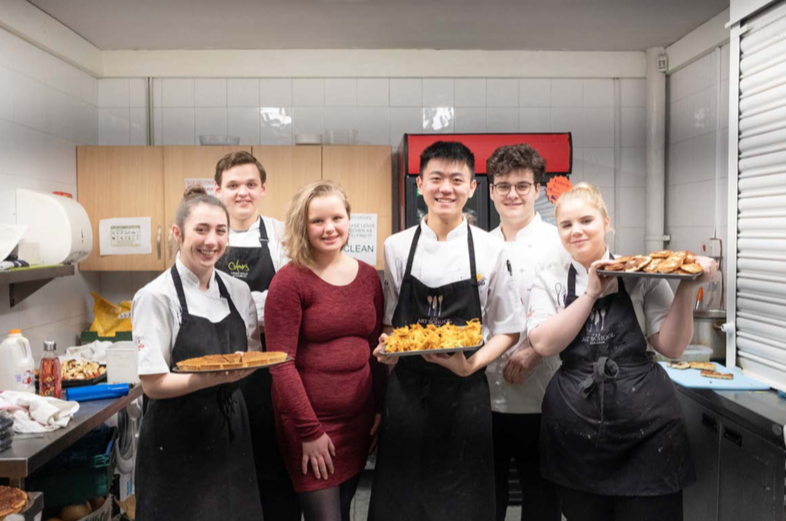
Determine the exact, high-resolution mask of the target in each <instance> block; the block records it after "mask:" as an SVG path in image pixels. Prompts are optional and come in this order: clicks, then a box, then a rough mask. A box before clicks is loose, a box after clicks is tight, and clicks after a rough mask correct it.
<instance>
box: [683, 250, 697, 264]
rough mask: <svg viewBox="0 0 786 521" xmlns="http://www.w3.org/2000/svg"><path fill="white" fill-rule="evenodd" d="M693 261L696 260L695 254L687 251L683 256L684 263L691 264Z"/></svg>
mask: <svg viewBox="0 0 786 521" xmlns="http://www.w3.org/2000/svg"><path fill="white" fill-rule="evenodd" d="M694 262H696V254H695V253H693V252H692V251H689V252H688V254H687V255H686V256H685V264H693V263H694Z"/></svg>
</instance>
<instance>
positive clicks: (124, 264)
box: [77, 147, 166, 271]
mask: <svg viewBox="0 0 786 521" xmlns="http://www.w3.org/2000/svg"><path fill="white" fill-rule="evenodd" d="M163 172H164V150H163V149H162V148H161V147H78V148H77V186H78V200H79V203H80V204H81V205H82V206H84V207H85V210H87V214H88V215H89V216H90V223H91V225H92V228H93V251H92V253H90V256H89V257H87V258H86V259H85V260H83V261H82V262H81V263H80V264H79V269H80V270H84V271H163V270H164V269H165V268H166V263H165V259H164V244H163V241H164V237H165V235H166V230H165V225H166V223H165V220H164V176H163ZM114 217H150V226H151V230H150V231H151V233H150V235H151V248H152V253H151V254H149V255H110V256H105V257H101V256H100V255H99V252H100V241H99V235H98V223H99V221H101V220H102V219H111V218H114Z"/></svg>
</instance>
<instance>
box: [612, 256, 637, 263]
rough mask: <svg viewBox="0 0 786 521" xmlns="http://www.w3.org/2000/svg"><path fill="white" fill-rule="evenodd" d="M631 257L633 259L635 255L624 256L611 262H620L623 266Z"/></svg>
mask: <svg viewBox="0 0 786 521" xmlns="http://www.w3.org/2000/svg"><path fill="white" fill-rule="evenodd" d="M633 257H635V255H625V256H624V257H617V258H616V259H613V260H615V261H617V262H621V263H622V264H625V263H626V262H628V261H629V260H631V259H632V258H633Z"/></svg>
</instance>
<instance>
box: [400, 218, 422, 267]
mask: <svg viewBox="0 0 786 521" xmlns="http://www.w3.org/2000/svg"><path fill="white" fill-rule="evenodd" d="M421 226H422V224H418V228H417V230H415V236H414V237H412V244H410V245H409V255H408V256H407V267H406V269H405V270H404V278H405V279H408V278H409V277H410V276H411V275H412V263H413V262H414V260H415V250H416V249H417V247H418V241H419V240H420V232H421V228H420V227H421Z"/></svg>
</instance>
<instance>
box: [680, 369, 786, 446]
mask: <svg viewBox="0 0 786 521" xmlns="http://www.w3.org/2000/svg"><path fill="white" fill-rule="evenodd" d="M677 389H678V390H679V392H681V393H683V394H684V395H686V396H689V397H691V398H693V399H694V400H696V401H697V402H699V403H700V404H702V405H704V406H705V407H708V408H710V409H712V410H714V411H715V412H717V413H718V414H720V415H722V416H726V417H729V418H731V419H734V420H735V421H736V422H737V423H739V424H740V425H742V426H743V427H746V428H747V429H749V430H751V431H752V432H754V433H755V434H757V435H758V436H761V437H762V438H764V439H766V440H767V441H769V442H771V443H775V444H777V445H778V447H781V448H784V449H786V441H784V433H783V428H784V425H786V400H784V399H782V398H779V397H778V393H777V392H776V391H774V390H772V389H770V390H769V391H715V390H713V389H689V388H687V387H682V386H680V385H677Z"/></svg>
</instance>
